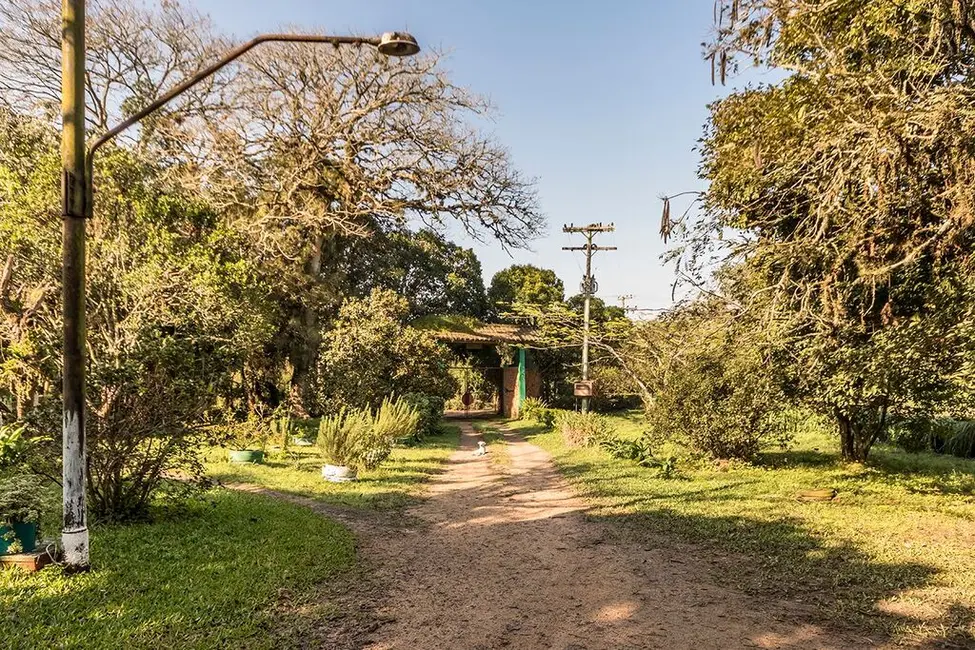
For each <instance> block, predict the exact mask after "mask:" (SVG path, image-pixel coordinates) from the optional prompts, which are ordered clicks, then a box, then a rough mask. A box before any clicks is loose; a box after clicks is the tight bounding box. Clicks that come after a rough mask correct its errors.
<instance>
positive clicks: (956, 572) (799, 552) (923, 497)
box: [511, 414, 975, 647]
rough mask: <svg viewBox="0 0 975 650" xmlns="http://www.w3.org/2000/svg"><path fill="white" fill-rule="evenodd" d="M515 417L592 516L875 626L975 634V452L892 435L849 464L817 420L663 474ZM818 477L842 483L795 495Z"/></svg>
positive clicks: (628, 422) (926, 634) (966, 638)
mask: <svg viewBox="0 0 975 650" xmlns="http://www.w3.org/2000/svg"><path fill="white" fill-rule="evenodd" d="M613 423H614V425H615V426H616V428H617V430H618V431H619V432H620V435H621V436H623V437H628V438H633V437H637V436H638V435H639V434H640V432H641V431H642V430H643V428H644V427H643V424H642V422H641V421H640V417H639V415H635V414H630V415H627V416H622V417H614V418H613ZM511 426H512V428H513V429H516V430H521V431H522V432H523V433H524V434H526V435H527V436H528V437H529V438H530V439H531V440H532V442H534V443H536V444H538V445H540V446H542V447H544V448H545V449H547V450H548V451H549V452H551V453H552V454H553V455H554V457H555V460H556V463H557V465H558V466H559V467H560V469H561V470H562V471H563V473H564V474H565V475H566V476H567V477H568V478H569V479H570V480H571V481H572V482H574V483H575V484H576V485H577V486H578V487H579V488H580V489H581V490H582V491H583V492H584V493H585V494H586V495H587V496H588V497H589V498H590V499H591V501H592V503H593V509H592V511H591V514H592V516H595V517H600V518H607V519H612V520H614V521H618V522H620V523H622V524H624V530H626V531H629V532H630V533H632V534H636V535H638V536H640V535H643V536H646V537H647V538H650V537H651V536H657V535H660V534H663V535H666V536H671V535H672V536H676V537H677V538H678V539H680V540H683V541H690V542H694V543H697V544H701V545H702V547H703V548H705V549H707V551H708V555H709V558H710V559H711V560H714V561H716V562H717V563H718V565H719V566H720V567H721V569H722V570H719V571H716V575H719V576H723V577H724V579H726V580H728V581H730V582H733V583H734V585H735V586H738V587H740V588H743V589H745V590H747V591H749V592H752V593H759V594H763V595H767V596H770V597H775V598H778V597H783V598H790V599H795V600H799V601H802V602H803V603H805V604H806V605H809V606H811V607H812V610H813V611H814V612H815V613H816V615H817V617H819V618H822V619H824V620H827V621H830V622H833V623H839V624H843V625H849V626H853V627H855V628H857V629H859V630H865V631H867V632H868V633H875V634H876V633H885V634H892V635H894V636H895V637H898V638H902V639H908V640H921V639H924V640H933V639H949V640H951V641H953V642H955V643H959V644H961V646H960V647H969V645H970V644H972V643H975V498H973V494H975V462H973V461H969V460H961V459H956V458H952V457H946V456H937V455H934V454H907V453H904V452H900V451H897V450H894V449H886V448H880V449H877V450H876V451H875V452H874V454H873V458H872V460H871V462H870V463H869V464H867V465H865V466H864V465H857V464H848V463H844V462H842V460H841V459H840V458H839V454H838V451H837V448H836V444H835V442H834V440H833V438H832V436H830V435H828V433H826V432H822V431H819V432H817V431H806V432H802V433H801V434H800V435H799V437H798V438H797V440H796V442H795V445H794V446H793V447H792V448H791V449H790V450H789V451H772V452H769V453H766V454H765V455H763V456H762V458H761V459H759V461H757V462H756V463H755V464H751V465H748V464H733V465H724V466H721V467H718V466H716V465H714V464H711V463H697V464H693V463H685V464H684V465H683V466H682V467H681V471H680V473H681V475H682V477H681V478H677V479H673V478H672V479H665V478H660V477H658V476H657V472H656V471H654V470H653V469H644V468H641V467H638V466H637V465H636V464H634V463H632V462H628V461H621V460H616V459H613V458H611V457H610V456H609V455H608V454H607V453H605V452H603V451H602V450H599V449H570V448H567V447H566V446H565V445H564V444H563V443H562V439H561V436H560V435H559V434H557V433H554V432H540V431H539V430H538V429H537V428H532V427H530V426H529V425H527V424H526V423H522V422H514V423H511ZM816 488H835V489H837V490H839V494H838V497H837V498H836V499H835V500H833V501H830V502H826V503H800V502H798V501H797V500H796V498H795V497H796V495H797V493H799V492H800V491H803V490H809V489H816ZM949 647H951V646H949Z"/></svg>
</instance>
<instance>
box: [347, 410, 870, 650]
mask: <svg viewBox="0 0 975 650" xmlns="http://www.w3.org/2000/svg"><path fill="white" fill-rule="evenodd" d="M462 428H463V437H462V442H461V447H460V449H459V451H457V452H456V453H455V454H454V455H453V457H452V458H451V459H450V461H449V464H448V465H447V469H446V471H445V472H444V473H443V474H441V475H438V476H437V477H436V478H434V480H433V481H432V483H431V485H430V488H429V490H428V492H427V494H426V499H425V500H424V501H423V502H422V503H421V504H419V505H418V506H416V507H414V508H412V509H411V510H410V511H409V513H408V515H409V521H410V523H409V524H407V525H402V524H397V525H395V526H393V525H391V526H390V527H388V528H385V529H384V528H383V527H382V526H381V525H377V524H376V522H370V523H368V524H366V525H363V526H356V525H354V524H353V525H352V527H353V528H354V529H356V532H357V533H359V536H360V540H361V544H362V552H363V555H364V558H365V559H366V561H367V562H369V563H370V564H371V565H372V566H373V567H374V569H375V571H376V575H375V579H376V584H377V585H383V591H384V592H386V593H385V595H384V596H383V598H382V599H381V600H380V604H379V606H378V607H379V612H378V615H379V619H380V620H382V621H383V622H384V623H383V625H381V626H380V627H379V628H378V629H376V630H375V631H373V632H372V633H371V634H370V635H369V637H368V641H366V640H364V639H362V637H360V643H362V644H364V646H365V647H367V648H369V649H370V650H394V649H395V650H414V649H416V650H435V649H439V648H444V649H447V648H450V649H451V650H454V649H466V648H470V649H482V648H483V649H488V648H492V649H493V648H517V649H519V650H521V649H525V650H530V649H534V648H539V649H541V648H546V649H547V648H559V649H566V650H568V649H570V648H571V649H576V650H581V649H583V648H585V649H598V648H607V649H609V648H612V649H614V650H615V649H619V648H667V649H678V648H691V649H694V650H706V649H710V648H715V649H717V648H721V649H725V648H817V649H826V648H853V647H860V648H862V647H867V646H865V645H864V643H863V642H860V643H859V644H854V643H851V642H848V641H844V640H842V639H840V638H838V637H834V636H831V635H830V634H829V633H827V632H825V631H824V630H821V629H819V628H816V627H814V626H811V625H809V624H805V623H802V622H800V616H799V615H798V613H797V612H794V611H793V612H790V611H788V610H786V609H782V610H778V611H771V610H770V606H769V605H768V604H767V603H758V602H756V601H754V600H751V599H749V598H748V597H747V596H745V595H743V594H741V593H738V592H735V591H731V590H728V589H724V588H721V587H718V586H716V585H715V582H714V580H713V579H712V577H711V572H712V571H713V568H712V567H711V565H710V564H709V563H708V562H707V559H706V558H701V557H698V556H697V555H695V554H694V553H689V552H687V548H688V547H672V546H669V545H655V546H653V547H649V548H644V547H643V546H642V545H637V544H633V543H632V542H628V541H624V540H622V539H620V536H619V535H617V534H615V532H614V531H613V530H612V527H611V526H610V525H609V524H603V523H600V522H596V521H593V520H590V519H587V518H586V517H585V516H584V514H583V513H584V511H585V509H586V505H585V503H584V502H583V501H582V500H580V499H579V498H578V497H576V496H575V495H574V494H573V492H572V491H571V489H570V488H569V486H568V485H567V484H566V482H565V481H564V480H563V479H562V478H561V477H560V476H559V475H558V473H557V472H556V470H555V468H554V467H553V465H552V462H551V459H550V457H549V456H548V454H547V453H546V452H544V451H543V450H541V449H539V448H538V447H536V446H534V445H532V444H529V443H527V442H524V441H522V440H519V439H517V438H513V437H511V438H509V442H508V445H507V450H508V454H509V456H510V463H508V464H506V466H504V467H501V466H499V465H498V464H497V463H493V462H491V459H490V457H475V456H474V455H473V453H472V452H473V450H474V449H475V448H476V445H477V439H478V438H477V434H476V433H475V432H474V431H473V429H472V428H471V426H470V424H469V423H462ZM657 546H662V547H663V548H658V547H657Z"/></svg>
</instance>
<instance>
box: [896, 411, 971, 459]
mask: <svg viewBox="0 0 975 650" xmlns="http://www.w3.org/2000/svg"><path fill="white" fill-rule="evenodd" d="M954 432H955V430H954V428H953V423H952V422H951V421H950V420H933V419H931V418H912V419H904V420H895V421H894V422H893V423H891V424H890V426H888V427H887V432H886V433H887V441H888V442H889V443H890V444H892V445H895V446H897V447H900V448H901V449H903V450H904V451H906V452H908V453H912V454H916V453H920V452H922V451H940V450H941V449H943V448H944V446H945V441H946V440H948V439H949V438H950V437H951V436H952V435H953V434H954Z"/></svg>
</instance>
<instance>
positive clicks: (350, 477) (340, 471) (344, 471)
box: [322, 465, 357, 483]
mask: <svg viewBox="0 0 975 650" xmlns="http://www.w3.org/2000/svg"><path fill="white" fill-rule="evenodd" d="M356 474H357V472H356V470H355V469H353V468H351V467H345V466H344V465H324V466H322V478H323V479H325V480H326V481H331V482H332V483H345V482H346V481H354V480H355V479H356Z"/></svg>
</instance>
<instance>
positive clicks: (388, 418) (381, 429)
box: [362, 397, 420, 469]
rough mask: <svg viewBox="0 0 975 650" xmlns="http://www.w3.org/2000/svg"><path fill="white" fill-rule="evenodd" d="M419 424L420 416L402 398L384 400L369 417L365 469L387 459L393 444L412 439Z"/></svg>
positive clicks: (371, 467)
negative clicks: (400, 440) (397, 441)
mask: <svg viewBox="0 0 975 650" xmlns="http://www.w3.org/2000/svg"><path fill="white" fill-rule="evenodd" d="M419 422H420V414H419V413H418V412H417V410H416V408H414V407H413V406H412V405H411V404H410V403H409V402H407V401H406V400H404V399H402V398H395V399H390V398H388V397H387V398H386V399H384V400H383V403H382V404H381V405H380V406H379V408H378V409H377V410H376V412H375V413H374V414H372V416H371V421H370V429H369V437H368V442H367V450H366V451H365V455H364V458H363V465H362V466H363V467H364V468H365V469H374V468H375V467H378V466H379V464H380V463H382V462H383V461H384V460H386V459H387V458H389V454H390V453H392V451H393V443H394V442H395V441H396V440H399V439H403V438H410V439H412V438H414V437H415V436H416V435H417V429H418V426H419Z"/></svg>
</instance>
